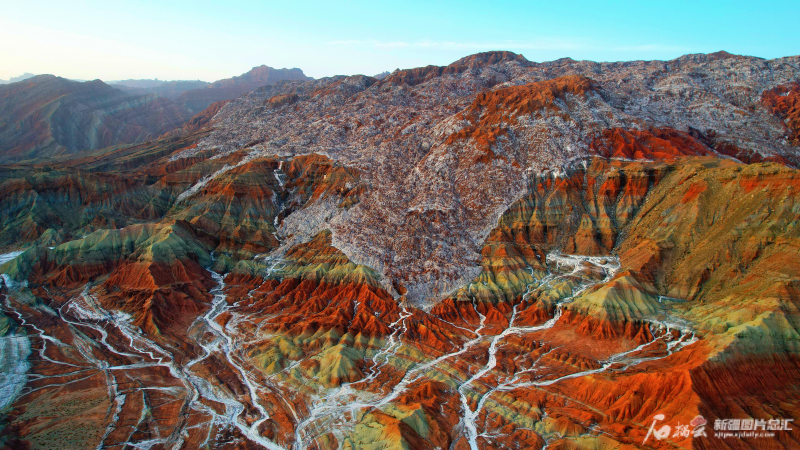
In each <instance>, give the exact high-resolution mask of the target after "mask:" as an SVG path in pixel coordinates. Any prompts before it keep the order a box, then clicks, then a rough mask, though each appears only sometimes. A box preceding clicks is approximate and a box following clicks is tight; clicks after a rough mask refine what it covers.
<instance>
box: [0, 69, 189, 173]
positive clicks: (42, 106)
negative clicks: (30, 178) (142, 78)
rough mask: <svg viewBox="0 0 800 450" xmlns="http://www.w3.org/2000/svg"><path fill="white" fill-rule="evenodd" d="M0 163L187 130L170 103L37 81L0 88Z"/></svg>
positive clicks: (100, 86) (89, 85)
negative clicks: (170, 131) (182, 129)
mask: <svg viewBox="0 0 800 450" xmlns="http://www.w3.org/2000/svg"><path fill="white" fill-rule="evenodd" d="M0 111H2V116H3V117H2V120H1V121H0V124H2V125H0V142H1V143H0V160H2V161H18V160H23V159H31V158H38V157H50V156H57V155H63V154H70V153H75V152H79V151H83V150H94V149H100V148H105V147H108V146H111V145H116V144H126V143H133V142H140V141H143V140H145V139H147V138H151V137H155V136H159V135H161V134H163V133H165V132H167V131H169V130H171V129H173V128H176V127H178V126H180V125H182V124H183V123H184V122H185V121H186V120H187V119H188V117H187V115H186V113H185V112H184V111H183V110H182V109H181V108H179V107H177V106H176V105H175V104H173V103H172V102H171V101H169V100H167V99H164V98H159V97H157V96H155V95H150V96H130V95H125V94H124V93H122V92H121V91H119V90H117V89H114V88H112V87H110V86H108V85H106V84H105V83H103V82H102V81H99V80H95V81H88V82H86V83H78V82H74V81H69V80H66V79H63V78H59V77H54V76H52V75H38V76H36V77H33V78H29V79H27V80H25V81H22V82H19V83H14V84H10V85H6V86H2V87H0Z"/></svg>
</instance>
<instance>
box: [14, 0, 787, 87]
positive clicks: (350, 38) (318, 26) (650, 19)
mask: <svg viewBox="0 0 800 450" xmlns="http://www.w3.org/2000/svg"><path fill="white" fill-rule="evenodd" d="M598 3H602V2H596V1H594V2H589V1H573V2H570V3H568V4H566V3H557V2H552V1H550V2H524V1H498V2H493V3H489V2H473V1H441V2H436V3H435V4H430V3H429V2H419V1H406V2H392V3H390V4H381V3H380V2H349V1H338V2H331V1H327V2H321V1H320V2H318V1H304V2H297V1H296V2H286V1H282V2H263V1H248V0H233V1H229V2H227V3H226V4H225V5H220V4H217V3H216V2H209V1H197V0H196V1H183V0H181V1H136V2H133V1H113V2H108V1H102V2H100V1H70V2H63V1H50V0H46V1H29V2H19V1H17V2H12V3H10V4H7V5H5V6H3V7H0V11H2V14H0V79H4V80H7V79H9V78H11V77H14V76H18V75H21V74H23V73H25V72H31V73H35V74H43V73H50V74H54V75H58V76H62V77H66V78H72V79H86V80H89V79H96V78H100V79H102V80H106V81H111V80H122V79H152V78H158V79H160V80H198V79H199V80H204V81H214V80H218V79H222V78H229V77H231V76H234V75H240V74H242V73H244V72H246V71H248V70H250V69H251V68H252V67H255V66H259V65H261V64H266V65H268V66H272V67H275V68H283V67H288V68H292V67H299V68H300V69H302V70H303V72H304V73H305V74H306V75H308V76H311V77H314V78H320V77H325V76H332V75H350V74H366V75H374V74H377V73H380V72H383V71H387V70H388V71H392V70H394V69H397V68H401V69H405V68H411V67H420V66H425V65H428V64H436V65H446V64H449V63H451V62H453V61H455V60H457V59H459V58H461V57H463V56H466V55H470V54H473V53H477V52H481V51H488V50H510V51H513V52H516V53H521V54H523V55H524V56H525V57H526V58H528V59H529V60H531V61H539V62H540V61H550V60H554V59H558V58H562V57H570V58H573V59H577V60H581V59H588V60H593V61H630V60H639V59H645V60H650V59H661V60H668V59H673V58H676V57H678V56H681V55H684V54H687V53H710V52H715V51H718V50H726V51H728V52H731V53H736V54H744V55H752V56H758V57H762V58H768V59H771V58H777V57H782V56H792V55H797V54H800V28H799V27H796V26H794V25H793V24H791V23H790V22H787V19H789V18H791V17H797V16H798V13H800V2H797V1H792V2H790V1H774V2H770V3H769V6H768V7H766V6H763V5H764V4H759V2H752V1H738V0H731V1H725V2H723V1H705V2H697V1H696V0H695V1H692V2H689V1H673V2H613V1H612V2H606V3H605V4H603V5H599V4H598ZM667 3H669V4H667Z"/></svg>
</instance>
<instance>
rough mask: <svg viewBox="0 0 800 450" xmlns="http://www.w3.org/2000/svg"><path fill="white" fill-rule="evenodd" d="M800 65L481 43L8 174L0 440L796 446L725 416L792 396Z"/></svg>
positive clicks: (320, 445)
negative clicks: (557, 55)
mask: <svg viewBox="0 0 800 450" xmlns="http://www.w3.org/2000/svg"><path fill="white" fill-rule="evenodd" d="M797 67H798V64H797V58H785V59H782V60H772V61H764V60H758V59H755V58H748V57H738V56H734V55H729V54H725V53H719V54H712V55H689V56H686V57H682V58H679V59H677V60H674V61H668V62H634V63H604V64H596V63H590V62H575V61H571V60H559V61H555V62H551V63H543V64H535V63H531V62H529V61H527V60H525V59H524V58H522V57H521V56H519V55H515V54H513V53H508V52H491V53H487V54H479V55H473V56H470V57H467V58H464V59H462V60H459V61H457V62H455V63H453V64H451V65H449V66H444V67H434V66H431V67H426V68H419V69H410V70H405V71H396V72H395V73H393V74H389V75H388V76H387V77H385V78H383V79H382V80H376V79H375V78H371V77H364V76H356V77H334V78H330V79H323V80H311V81H291V82H284V83H279V84H277V85H271V86H266V87H263V88H260V89H257V90H255V91H253V92H251V93H250V94H248V95H245V96H243V97H241V98H239V99H237V100H234V101H232V102H230V103H228V104H225V105H219V110H218V112H217V111H214V112H213V113H208V114H205V115H201V116H198V117H197V118H196V121H194V123H193V125H191V126H189V127H187V128H186V129H185V130H183V131H180V132H174V133H170V134H167V135H166V136H163V137H162V138H160V139H157V140H153V141H152V142H149V143H146V144H139V145H130V146H118V147H113V148H109V149H104V150H98V151H94V152H89V153H85V154H81V155H76V156H64V157H60V158H57V159H55V160H54V162H48V164H46V165H45V164H14V165H6V166H3V167H2V168H1V171H0V177H2V183H0V193H1V194H2V197H0V198H1V199H2V200H0V209H2V210H3V211H7V212H8V214H3V215H2V217H0V226H1V227H2V228H0V238H1V239H2V241H0V246H2V247H3V248H4V249H5V250H6V251H8V252H11V251H15V252H14V253H9V254H8V255H7V256H5V257H2V259H0V261H2V262H3V264H2V265H0V273H2V274H3V275H2V280H3V282H2V286H0V301H2V302H3V305H4V314H5V317H0V319H1V320H0V324H9V328H8V330H7V333H6V335H7V336H12V337H13V336H22V333H23V331H24V333H25V339H27V340H28V341H26V342H29V347H30V354H31V355H32V356H31V357H28V358H27V359H25V357H22V358H17V360H20V361H21V360H25V361H27V364H29V367H23V366H24V364H22V365H20V364H11V363H8V364H7V365H8V366H9V367H12V366H13V367H21V369H19V370H21V371H22V372H23V373H24V372H25V371H27V376H26V375H22V374H20V376H19V377H18V380H20V381H17V382H15V383H16V384H14V386H18V390H16V391H14V392H17V395H16V396H15V397H14V398H13V402H11V404H10V408H9V412H8V415H7V419H6V421H7V425H6V426H5V427H4V428H3V429H2V431H0V439H3V441H2V442H3V443H4V445H8V446H9V447H12V446H19V445H30V446H31V447H34V448H49V447H58V448H87V447H90V448H91V447H95V448H97V447H115V446H117V447H126V446H129V447H148V446H150V448H157V447H164V448H206V447H210V448H269V449H290V448H293V449H300V448H309V449H320V450H322V449H336V448H348V449H356V448H359V449H361V448H363V449H374V448H413V449H436V448H440V449H441V448H450V449H482V448H486V449H489V448H541V447H543V446H547V447H548V448H708V449H716V448H720V449H729V448H796V447H797V446H798V445H800V431H798V428H797V427H793V428H794V429H793V430H781V431H776V432H775V435H774V436H772V437H769V438H764V437H753V436H744V437H735V438H732V437H729V438H723V437H721V436H720V435H719V434H718V430H714V429H713V427H712V424H713V423H714V421H715V420H716V419H747V418H751V419H756V420H764V421H769V420H780V419H792V418H796V417H798V411H800V403H798V400H797V399H800V385H798V382H797V380H798V374H799V373H800V303H798V302H800V278H798V274H800V231H799V230H800V229H798V224H800V206H798V205H800V173H798V170H797V168H796V165H797V162H798V158H797V147H796V146H794V144H793V143H792V135H791V133H792V130H793V128H792V125H791V124H792V117H793V116H792V111H793V109H792V108H793V106H792V105H793V103H791V101H792V100H791V99H792V97H791V95H792V92H794V91H793V90H792V89H794V87H792V86H793V84H792V82H793V81H792V80H795V79H797V77H798V73H797V70H798V69H797ZM212 116H213V121H211V120H210V119H211V117H212ZM208 126H210V127H208ZM203 127H207V128H203ZM212 127H213V129H212ZM22 250H24V251H22ZM20 330H22V331H20ZM8 333H11V334H8ZM19 339H20V338H19V337H13V340H14V342H17V341H19ZM7 341H8V342H11V340H8V339H5V337H4V340H3V342H4V343H5V342H7ZM4 345H6V344H4ZM20 345H21V346H20V347H19V348H20V349H24V345H23V344H20ZM4 348H5V347H4ZM18 353H19V354H24V352H18ZM10 354H11V353H10ZM17 360H14V361H17ZM4 361H5V360H4ZM9 361H11V360H9ZM12 362H13V361H12ZM17 362H19V361H17ZM15 370H16V369H15ZM5 373H11V372H10V371H6V372H5ZM9 379H10V378H9ZM15 389H16V388H15ZM658 414H663V415H664V419H663V420H661V424H667V425H670V426H671V427H672V430H678V428H677V427H678V426H679V425H688V424H690V423H691V424H692V426H694V425H695V424H698V423H700V419H697V416H698V415H699V416H702V417H703V418H704V420H706V421H707V422H708V425H706V427H705V431H706V436H697V437H695V436H693V435H692V433H686V434H682V433H675V434H669V435H667V436H662V435H659V436H658V437H656V436H653V435H652V434H650V436H648V430H649V428H650V426H651V424H652V421H653V420H654V416H656V415H658ZM76 424H78V425H80V426H77V427H76ZM659 426H660V425H659ZM691 428H692V427H689V428H688V430H691Z"/></svg>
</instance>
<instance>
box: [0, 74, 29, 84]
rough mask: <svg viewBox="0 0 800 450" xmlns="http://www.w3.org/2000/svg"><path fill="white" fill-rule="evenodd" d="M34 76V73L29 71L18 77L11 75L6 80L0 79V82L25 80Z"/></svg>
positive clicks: (8, 82) (9, 82)
mask: <svg viewBox="0 0 800 450" xmlns="http://www.w3.org/2000/svg"><path fill="white" fill-rule="evenodd" d="M35 76H36V74H33V73H30V72H25V73H24V74H22V75H20V76H18V77H11V78H9V79H8V80H0V84H11V83H16V82H18V81H22V80H27V79H28V78H31V77H35Z"/></svg>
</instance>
